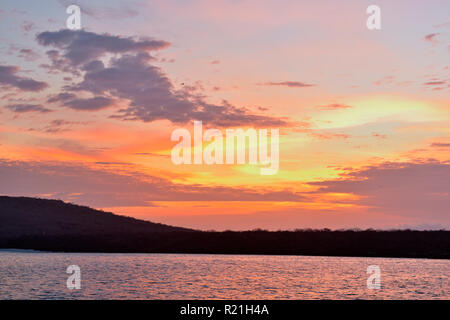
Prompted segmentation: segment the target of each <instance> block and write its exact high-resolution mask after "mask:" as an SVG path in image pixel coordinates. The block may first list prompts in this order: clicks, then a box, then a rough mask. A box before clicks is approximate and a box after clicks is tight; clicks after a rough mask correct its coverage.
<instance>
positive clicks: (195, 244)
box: [0, 197, 450, 259]
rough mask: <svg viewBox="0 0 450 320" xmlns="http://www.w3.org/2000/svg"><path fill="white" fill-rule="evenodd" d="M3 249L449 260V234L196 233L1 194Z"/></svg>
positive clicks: (353, 231) (0, 215)
mask: <svg viewBox="0 0 450 320" xmlns="http://www.w3.org/2000/svg"><path fill="white" fill-rule="evenodd" d="M0 248H16V249H34V250H43V251H65V252H141V253H205V254H206V253H208V254H273V255H320V256H361V257H364V256H365V257H405V258H437V259H450V231H445V230H440V231H415V230H392V231H378V230H364V231H356V230H343V231H331V230H328V229H323V230H296V231H265V230H253V231H242V232H239V231H224V232H216V231H196V230H192V229H185V228H178V227H172V226H168V225H164V224H158V223H152V222H148V221H142V220H138V219H134V218H129V217H124V216H118V215H115V214H113V213H109V212H103V211H99V210H94V209H91V208H88V207H83V206H78V205H74V204H68V203H65V202H63V201H60V200H44V199H35V198H26V197H0Z"/></svg>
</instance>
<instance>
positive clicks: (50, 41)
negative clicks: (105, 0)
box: [36, 29, 170, 67]
mask: <svg viewBox="0 0 450 320" xmlns="http://www.w3.org/2000/svg"><path fill="white" fill-rule="evenodd" d="M36 39H37V41H38V43H39V44H41V45H43V46H53V47H56V48H58V49H60V50H62V55H58V56H57V57H58V58H59V59H62V60H60V63H63V64H66V65H70V66H72V67H77V66H79V65H82V64H84V63H87V62H90V61H92V60H95V59H97V58H99V57H102V56H104V55H105V54H106V53H126V52H146V51H152V50H159V49H163V48H166V47H168V46H169V45H170V43H168V42H166V41H162V40H153V39H139V40H137V39H134V38H131V37H119V36H112V35H109V34H97V33H94V32H88V31H84V30H78V31H74V30H68V29H63V30H60V31H46V32H42V33H39V34H38V35H37V36H36ZM51 54H53V58H55V57H56V53H55V52H51Z"/></svg>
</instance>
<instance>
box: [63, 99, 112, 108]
mask: <svg viewBox="0 0 450 320" xmlns="http://www.w3.org/2000/svg"><path fill="white" fill-rule="evenodd" d="M113 104H114V100H113V99H110V98H106V97H94V98H88V99H73V100H69V101H66V102H65V103H64V106H66V107H69V108H72V109H75V110H80V111H96V110H101V109H105V108H108V107H111V106H112V105H113Z"/></svg>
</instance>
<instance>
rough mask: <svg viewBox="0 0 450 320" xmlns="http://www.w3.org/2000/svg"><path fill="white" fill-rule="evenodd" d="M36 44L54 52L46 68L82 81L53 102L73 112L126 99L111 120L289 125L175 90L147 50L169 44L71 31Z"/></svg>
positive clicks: (46, 36)
mask: <svg viewBox="0 0 450 320" xmlns="http://www.w3.org/2000/svg"><path fill="white" fill-rule="evenodd" d="M37 40H38V42H39V43H40V44H41V45H44V46H52V47H54V48H56V49H52V50H49V51H47V55H48V56H49V57H50V60H51V61H52V64H51V65H49V66H47V67H48V68H53V70H56V69H57V70H59V71H64V72H67V71H72V72H74V73H76V74H78V75H82V77H83V79H82V81H80V82H78V83H76V84H73V85H71V86H66V87H65V89H66V92H63V93H61V94H62V95H61V96H55V97H53V98H51V99H53V100H55V99H56V100H58V99H59V100H60V101H63V104H64V105H65V106H68V107H71V108H73V109H77V110H98V109H102V108H105V107H108V106H110V105H111V104H113V99H125V100H128V101H130V103H129V106H128V107H125V108H122V109H121V110H120V111H119V112H118V113H116V114H115V115H113V117H114V118H118V119H123V120H141V121H144V122H150V121H155V120H163V119H167V120H170V121H172V122H173V123H187V122H189V121H191V120H202V121H204V122H205V123H206V124H207V125H215V126H240V125H252V126H287V125H288V122H287V121H286V120H285V119H282V118H275V117H270V116H263V115H257V114H252V113H251V112H250V111H249V110H248V109H247V108H242V107H241V108H239V107H235V106H233V105H231V104H230V103H228V102H227V101H223V102H222V103H221V104H210V103H208V102H206V100H205V97H204V96H203V95H201V94H200V93H196V91H199V90H200V89H199V88H194V89H193V88H191V87H190V86H185V87H183V89H181V90H176V89H175V88H174V86H173V84H172V82H171V81H170V79H169V78H168V77H167V75H166V74H165V73H164V72H163V71H162V70H161V68H159V67H157V66H154V65H152V64H151V62H152V61H153V60H154V58H153V57H152V56H151V55H150V54H149V51H151V50H158V49H162V48H165V47H166V46H168V45H169V43H168V42H165V41H158V40H142V39H141V40H136V39H134V38H124V37H119V36H112V35H107V34H102V35H100V34H95V33H92V32H87V31H71V30H61V31H57V32H43V33H40V34H39V35H38V36H37ZM107 53H114V54H116V55H115V56H114V57H112V58H110V59H109V62H108V63H107V64H106V65H105V63H104V62H102V61H100V60H99V59H100V58H104V57H105V55H106V54H107ZM77 91H79V92H89V93H91V94H93V95H94V96H95V98H91V99H83V100H81V99H72V98H71V100H69V98H67V97H68V95H70V94H73V93H74V92H77ZM99 96H100V97H99ZM106 96H108V97H110V98H105V97H106ZM108 99H110V100H108Z"/></svg>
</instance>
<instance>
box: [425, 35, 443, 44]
mask: <svg viewBox="0 0 450 320" xmlns="http://www.w3.org/2000/svg"><path fill="white" fill-rule="evenodd" d="M438 35H439V33H430V34H427V35H426V36H425V37H424V39H425V41H428V42H430V43H432V44H436V43H438V39H437V36H438Z"/></svg>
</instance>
